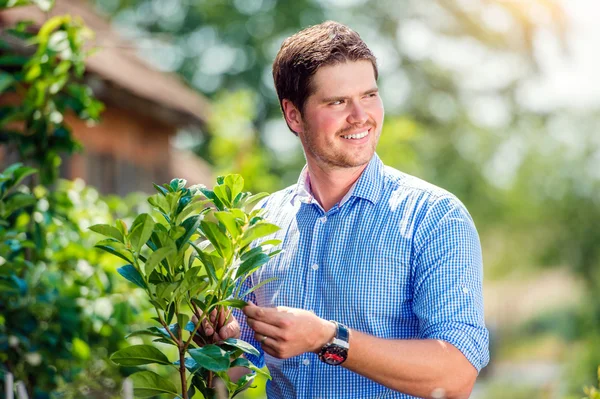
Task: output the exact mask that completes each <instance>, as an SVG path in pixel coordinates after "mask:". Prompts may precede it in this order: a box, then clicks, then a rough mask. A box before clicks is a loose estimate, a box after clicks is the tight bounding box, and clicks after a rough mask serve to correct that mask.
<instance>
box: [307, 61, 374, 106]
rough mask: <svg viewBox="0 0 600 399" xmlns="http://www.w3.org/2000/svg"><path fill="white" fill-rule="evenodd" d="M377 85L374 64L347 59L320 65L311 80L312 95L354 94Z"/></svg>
mask: <svg viewBox="0 0 600 399" xmlns="http://www.w3.org/2000/svg"><path fill="white" fill-rule="evenodd" d="M375 87H377V81H376V80H375V71H374V69H373V64H371V62H370V61H367V60H361V61H346V62H342V63H339V64H333V65H325V66H322V67H320V68H319V69H318V70H317V72H316V73H315V74H314V75H313V78H312V81H311V88H312V96H315V97H324V96H331V95H332V94H335V95H352V94H355V93H360V92H363V91H366V90H371V89H373V88H375Z"/></svg>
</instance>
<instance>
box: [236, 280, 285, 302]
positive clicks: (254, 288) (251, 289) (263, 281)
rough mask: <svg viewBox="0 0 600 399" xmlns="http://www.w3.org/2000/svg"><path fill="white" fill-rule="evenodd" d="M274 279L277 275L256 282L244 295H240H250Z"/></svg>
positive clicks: (242, 296) (244, 296) (243, 296)
mask: <svg viewBox="0 0 600 399" xmlns="http://www.w3.org/2000/svg"><path fill="white" fill-rule="evenodd" d="M273 280H277V277H271V278H268V279H265V280H262V281H261V282H260V283H258V284H256V285H255V286H253V287H251V288H250V289H249V290H248V291H246V292H244V293H243V294H242V295H240V297H241V298H246V297H247V296H248V295H250V294H251V293H253V292H254V291H256V290H257V289H259V288H260V287H262V286H263V285H265V284H267V283H270V282H271V281H273Z"/></svg>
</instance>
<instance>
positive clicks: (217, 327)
mask: <svg viewBox="0 0 600 399" xmlns="http://www.w3.org/2000/svg"><path fill="white" fill-rule="evenodd" d="M217 317H218V320H217ZM192 321H193V322H194V324H196V323H198V318H197V317H196V316H195V315H194V316H192ZM198 333H199V334H200V335H201V336H202V337H204V338H208V339H210V342H202V338H201V337H194V342H196V344H198V345H200V346H203V345H206V344H207V343H211V342H218V341H223V340H225V339H227V338H236V339H237V338H239V337H240V325H239V323H238V321H237V320H236V319H235V317H233V315H232V314H231V309H229V308H222V307H220V308H218V309H214V310H213V311H212V312H211V313H210V315H209V317H208V319H204V320H203V321H202V326H201V327H200V328H199V329H198Z"/></svg>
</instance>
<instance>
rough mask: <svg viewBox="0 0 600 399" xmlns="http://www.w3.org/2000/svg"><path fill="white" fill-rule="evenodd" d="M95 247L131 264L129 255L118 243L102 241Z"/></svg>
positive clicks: (131, 260) (131, 259)
mask: <svg viewBox="0 0 600 399" xmlns="http://www.w3.org/2000/svg"><path fill="white" fill-rule="evenodd" d="M95 247H96V248H99V249H101V250H103V251H106V252H108V253H110V254H113V255H115V256H118V257H119V258H121V259H123V260H124V261H126V262H129V263H133V258H131V254H130V253H129V252H128V251H127V250H126V249H125V247H124V246H123V244H121V243H119V242H116V241H109V240H102V241H100V242H99V243H97V244H96V245H95Z"/></svg>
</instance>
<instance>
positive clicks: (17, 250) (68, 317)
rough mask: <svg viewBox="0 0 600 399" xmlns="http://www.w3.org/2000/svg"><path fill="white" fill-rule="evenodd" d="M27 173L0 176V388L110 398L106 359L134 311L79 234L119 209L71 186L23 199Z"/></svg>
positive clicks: (17, 170)
mask: <svg viewBox="0 0 600 399" xmlns="http://www.w3.org/2000/svg"><path fill="white" fill-rule="evenodd" d="M34 172H35V170H34V169H32V168H29V167H26V166H23V165H21V164H15V165H12V166H10V167H9V168H7V169H6V170H5V171H3V172H1V173H0V382H1V381H2V380H3V378H2V376H3V374H4V372H10V373H12V374H13V375H14V376H15V380H18V381H22V382H23V383H24V384H25V387H26V389H27V391H28V393H29V396H30V397H32V398H36V399H46V398H49V397H50V393H51V392H54V393H60V397H61V398H65V399H68V398H71V397H81V392H87V393H89V394H90V395H91V396H94V397H96V398H98V399H101V398H112V397H114V396H113V395H114V394H116V393H117V392H118V389H119V387H120V383H121V379H122V376H121V373H120V370H118V368H117V367H115V366H114V365H113V364H112V363H111V362H110V361H108V354H109V353H110V352H112V351H115V350H117V349H118V348H119V347H122V346H123V344H124V339H123V335H124V334H125V328H126V326H127V325H129V324H131V323H132V321H133V313H134V312H135V311H137V310H139V309H140V307H139V303H137V302H136V300H135V298H132V297H131V295H129V296H125V295H123V294H122V293H121V292H122V291H124V290H123V289H124V288H125V287H124V285H125V284H124V282H123V284H121V283H120V279H116V278H114V273H113V271H114V267H113V265H111V263H110V262H108V256H106V255H103V254H98V253H97V252H96V251H90V248H91V247H93V243H95V241H96V239H97V236H96V235H95V234H94V233H92V232H89V231H87V229H86V231H82V230H81V227H84V226H85V227H87V226H89V225H90V224H91V223H90V221H91V220H94V221H95V222H98V221H105V222H107V223H110V222H112V220H114V219H113V218H112V216H111V214H112V213H113V212H115V207H119V208H124V204H123V202H122V201H119V202H118V203H115V201H114V200H113V201H111V202H112V205H109V204H108V203H106V202H104V201H103V200H102V199H100V198H99V197H98V193H97V192H96V191H95V190H94V189H93V188H90V187H86V186H85V185H84V184H83V182H81V181H76V182H66V181H61V182H58V184H57V186H56V188H55V190H53V191H49V190H47V189H46V188H45V187H44V186H36V187H34V188H33V189H30V188H29V187H27V186H26V185H24V184H23V182H24V181H26V180H24V179H26V178H27V177H30V176H32V175H33V174H34ZM125 208H127V207H125ZM127 209H129V208H127ZM92 235H93V236H94V237H93V242H92V241H91V239H92V237H91V236H92ZM99 255H102V256H99ZM113 280H114V281H113ZM124 298H126V299H124ZM92 393H93V395H92ZM86 395H87V394H86Z"/></svg>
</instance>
